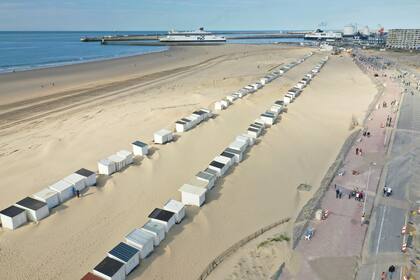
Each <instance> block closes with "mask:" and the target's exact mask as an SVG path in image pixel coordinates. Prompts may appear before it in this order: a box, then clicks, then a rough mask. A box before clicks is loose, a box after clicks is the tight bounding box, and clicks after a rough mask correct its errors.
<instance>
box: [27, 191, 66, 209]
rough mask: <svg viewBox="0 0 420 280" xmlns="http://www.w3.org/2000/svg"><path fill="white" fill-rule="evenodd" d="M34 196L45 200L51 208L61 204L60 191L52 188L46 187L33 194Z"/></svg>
mask: <svg viewBox="0 0 420 280" xmlns="http://www.w3.org/2000/svg"><path fill="white" fill-rule="evenodd" d="M32 196H33V198H35V199H37V200H39V201H42V202H45V203H46V204H47V205H48V208H49V209H51V208H54V207H56V206H57V205H59V204H60V197H59V196H58V192H56V191H54V190H52V189H50V188H45V189H43V190H41V191H39V192H37V193H35V194H33V195H32Z"/></svg>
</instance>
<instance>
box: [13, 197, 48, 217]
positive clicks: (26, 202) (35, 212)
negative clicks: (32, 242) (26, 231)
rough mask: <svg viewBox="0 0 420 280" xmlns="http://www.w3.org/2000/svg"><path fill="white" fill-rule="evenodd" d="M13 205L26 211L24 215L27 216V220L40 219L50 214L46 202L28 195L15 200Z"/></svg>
mask: <svg viewBox="0 0 420 280" xmlns="http://www.w3.org/2000/svg"><path fill="white" fill-rule="evenodd" d="M15 206H16V207H19V208H22V209H24V210H25V211H26V215H27V216H28V220H30V221H34V222H37V221H39V220H42V219H43V218H45V217H47V216H48V215H49V214H50V209H49V208H48V205H47V203H45V202H42V201H39V200H36V199H34V198H32V197H29V196H28V197H25V198H24V199H22V200H20V201H18V202H16V203H15Z"/></svg>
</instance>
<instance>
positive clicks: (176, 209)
mask: <svg viewBox="0 0 420 280" xmlns="http://www.w3.org/2000/svg"><path fill="white" fill-rule="evenodd" d="M163 209H164V210H166V211H170V212H173V213H175V222H176V223H177V224H179V223H180V222H181V221H182V220H183V219H184V217H185V205H184V203H182V202H180V201H178V200H175V199H170V200H169V201H168V202H166V203H165V205H164V206H163Z"/></svg>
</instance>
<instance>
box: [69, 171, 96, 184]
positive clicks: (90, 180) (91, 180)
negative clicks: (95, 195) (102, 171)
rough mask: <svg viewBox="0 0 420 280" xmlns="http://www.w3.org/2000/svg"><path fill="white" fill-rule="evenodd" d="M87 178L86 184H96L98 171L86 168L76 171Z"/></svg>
mask: <svg viewBox="0 0 420 280" xmlns="http://www.w3.org/2000/svg"><path fill="white" fill-rule="evenodd" d="M74 173H76V174H78V175H80V176H82V177H83V178H85V186H86V187H90V186H94V185H96V173H95V172H93V171H90V170H88V169H85V168H81V169H79V170H77V171H76V172H74Z"/></svg>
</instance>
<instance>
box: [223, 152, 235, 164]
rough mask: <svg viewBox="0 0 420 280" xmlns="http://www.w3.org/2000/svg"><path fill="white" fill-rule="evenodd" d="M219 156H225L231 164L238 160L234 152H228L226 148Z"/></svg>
mask: <svg viewBox="0 0 420 280" xmlns="http://www.w3.org/2000/svg"><path fill="white" fill-rule="evenodd" d="M220 156H221V157H225V158H229V159H230V160H231V164H232V165H233V164H235V163H237V162H238V161H237V159H236V156H235V154H233V153H229V152H227V151H226V150H225V151H223V152H222V153H221V154H220Z"/></svg>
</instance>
